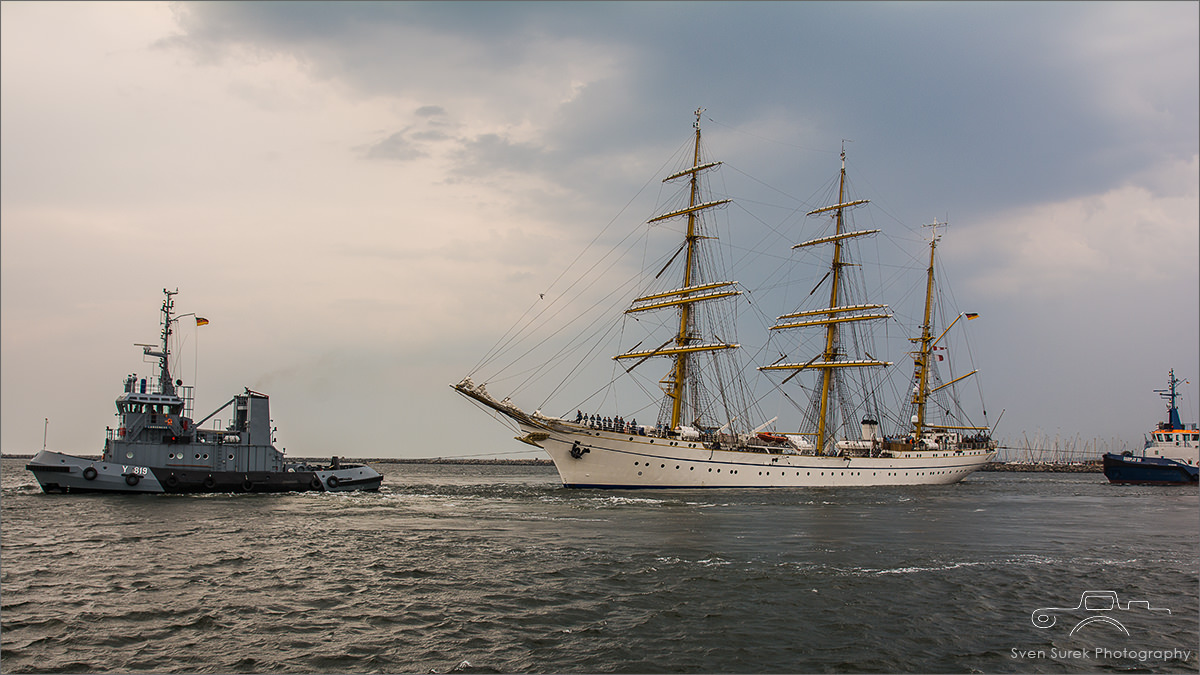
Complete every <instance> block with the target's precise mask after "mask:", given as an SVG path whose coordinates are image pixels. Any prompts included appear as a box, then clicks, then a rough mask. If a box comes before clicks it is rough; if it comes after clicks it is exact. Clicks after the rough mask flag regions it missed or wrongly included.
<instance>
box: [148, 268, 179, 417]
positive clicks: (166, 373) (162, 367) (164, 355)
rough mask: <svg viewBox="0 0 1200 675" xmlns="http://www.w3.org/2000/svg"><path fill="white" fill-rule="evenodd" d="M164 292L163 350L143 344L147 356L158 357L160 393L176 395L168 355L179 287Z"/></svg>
mask: <svg viewBox="0 0 1200 675" xmlns="http://www.w3.org/2000/svg"><path fill="white" fill-rule="evenodd" d="M163 294H164V295H166V296H167V297H166V298H165V299H164V300H163V304H162V315H163V328H162V351H161V352H155V351H151V350H152V349H153V347H149V346H143V347H142V353H143V354H145V355H146V356H153V357H155V358H157V359H158V364H159V374H158V387H159V393H160V394H162V395H164V396H174V395H175V382H174V380H172V379H171V370H170V365H169V363H168V362H169V361H170V359H169V358H168V357H169V356H170V354H171V351H170V346H169V344H170V339H171V321H172V320H173V319H172V318H171V310H173V309H175V300H174V298H173V297H172V296H175V295H178V294H179V289H178V288H176V289H175V290H173V291H168V290H167V289H165V288H164V289H163Z"/></svg>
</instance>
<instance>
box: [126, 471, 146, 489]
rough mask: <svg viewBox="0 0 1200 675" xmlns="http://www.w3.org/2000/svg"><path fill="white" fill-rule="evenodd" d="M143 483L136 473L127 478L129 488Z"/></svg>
mask: <svg viewBox="0 0 1200 675" xmlns="http://www.w3.org/2000/svg"><path fill="white" fill-rule="evenodd" d="M141 481H142V477H141V476H139V475H137V474H136V473H131V474H129V475H127V476H125V484H126V485H128V486H129V487H133V486H134V485H137V484H138V483H140V482H141Z"/></svg>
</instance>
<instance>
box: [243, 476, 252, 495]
mask: <svg viewBox="0 0 1200 675" xmlns="http://www.w3.org/2000/svg"><path fill="white" fill-rule="evenodd" d="M253 489H254V483H251V482H250V479H249V478H247V479H246V480H244V481H242V492H249V491H251V490H253Z"/></svg>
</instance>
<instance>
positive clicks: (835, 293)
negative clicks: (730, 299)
mask: <svg viewBox="0 0 1200 675" xmlns="http://www.w3.org/2000/svg"><path fill="white" fill-rule="evenodd" d="M841 160H842V166H841V171H840V173H839V176H838V198H837V203H836V204H834V205H832V206H825V207H822V208H819V209H814V210H812V211H809V212H808V214H807V215H809V216H814V215H818V214H822V213H830V212H832V214H833V220H834V233H833V235H831V236H826V237H818V238H816V239H810V240H809V241H805V242H802V243H799V244H796V245H795V246H793V247H792V248H793V249H797V248H805V247H808V246H816V245H818V244H833V262H832V264H831V266H830V271H829V274H828V276H829V277H830V290H829V305H828V307H827V308H825V309H819V310H809V311H804V312H795V313H792V314H784V315H782V316H780V317H777V318H776V321H777V322H780V323H777V324H776V325H774V326H771V330H784V329H791V328H807V327H824V329H825V340H824V345H825V347H824V350H823V351H822V352H821V353H820V354H818V355H817V356H816V357H814V358H813V359H812V360H810V361H808V362H807V363H777V364H772V365H770V366H762V367H760V368H759V370H791V371H794V372H793V373H792V375H789V376H788V378H787V379H791V377H793V376H795V375H796V374H798V373H799V372H800V371H802V370H806V369H809V368H817V369H819V370H820V371H821V381H820V390H819V394H818V404H817V407H818V410H817V429H816V439H815V440H816V443H815V446H816V448H817V451H818V452H820V453H825V454H831V453H832V452H833V450H834V447H835V446H836V440H835V439H834V434H833V429H832V428H831V427H832V425H831V424H830V420H831V418H832V414H831V412H832V411H831V405H830V404H831V399H832V398H833V393H834V388H835V381H836V379H837V377H836V376H837V371H838V370H839V369H842V368H863V367H872V366H876V367H881V366H890V365H891V362H888V361H880V360H878V359H874V358H867V359H855V360H846V359H841V358H840V357H842V356H843V352H842V347H841V340H840V334H839V331H840V327H841V325H842V324H845V323H849V322H855V321H869V320H873V319H886V318H889V317H891V314H886V313H864V312H870V311H871V310H878V309H885V308H886V307H887V305H868V304H858V305H841V304H840V303H841V302H843V298H842V297H841V290H842V286H843V280H842V276H843V271H844V268H845V267H847V266H849V265H850V264H851V263H848V262H845V261H844V260H843V250H842V248H843V245H844V242H846V241H847V240H849V239H853V238H856V237H863V236H867V235H870V234H875V233H876V232H879V230H859V231H855V232H847V231H846V226H845V218H844V214H845V211H846V210H847V209H850V208H852V207H855V206H859V205H861V204H867V203H869V201H870V200H867V199H858V200H853V201H846V148H845V146H844V145H843V147H842V154H841ZM808 317H823V318H811V319H810V318H808ZM795 319H804V320H802V321H795ZM868 356H869V355H868ZM787 379H785V380H784V382H786V381H787Z"/></svg>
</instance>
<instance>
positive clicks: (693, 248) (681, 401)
mask: <svg viewBox="0 0 1200 675" xmlns="http://www.w3.org/2000/svg"><path fill="white" fill-rule="evenodd" d="M703 112H704V109H703V108H698V109H697V110H696V112H695V115H696V121H695V122H694V123H693V124H692V126H693V128H695V130H696V134H695V136H696V140H695V149H694V151H693V153H692V166H691V167H690V168H687V169H684V170H682V171H678V172H676V173H673V174H671V175H670V176H667V177H666V178H664V179H663V182H664V183H666V182H668V181H672V180H676V179H679V178H684V177H686V178H688V180H689V182H690V186H689V187H690V189H689V195H688V205H687V207H686V208H683V209H679V210H676V211H672V212H670V213H664V214H662V215H660V216H657V217H655V218H651V219H650V220H649V221H647V222H648V223H657V222H660V221H663V220H668V219H670V218H676V217H680V216H685V215H686V216H687V234H686V235H685V238H684V246H683V250H685V251H686V253H687V255H686V259H685V262H684V268H683V286H682V287H681V288H678V289H676V290H672V291H667V292H665V293H655V294H652V295H646V296H642V297H640V298H637V299H635V300H634V301H633V306H632V307H630V308H629V309H628V310H626V311H625V313H626V314H632V313H634V312H643V311H647V310H652V309H661V308H664V307H678V308H679V328H678V331H677V332H676V334H675V337H674V339H673V340H668V341H667V342H664V343H663V344H662V346H660V347H659V348H658V349H654V350H650V351H642V352H626V353H624V354H619V355H617V356H614V357H613V358H614V359H631V358H637V359H640V361H638V362H637V363H641V361H644V360H646V359H648V358H650V357H651V356H673V357H674V358H675V367H674V368H673V369H672V370H671V373H670V374H669V375H668V377H667V378H666V379H665V380H664V381H663V382H662V384H664V385H666V388H665V389H664V392H665V393H666V395H667V396H668V397H669V398H670V399H671V427H670V428H671V429H676V428H678V427H679V426H680V422H681V420H682V418H683V410H684V407H685V405H686V403H687V384H688V380H689V378H690V377H691V373H690V372H689V365H690V364H689V356H690V355H691V354H693V353H696V352H702V351H716V350H721V349H734V348H737V347H738V345H736V344H728V343H725V342H713V343H707V344H701V343H699V342H698V340H699V339H700V338H699V337H698V336H697V335H696V331H695V329H694V323H695V317H694V312H693V311H692V305H693V304H695V303H697V302H701V301H705V300H715V299H717V298H724V297H728V296H731V295H741V291H738V290H734V289H733V288H732V286H734V285H735V284H736V283H737V282H734V281H719V282H713V283H703V282H704V280H703V279H700V278H698V277H699V263H698V257H697V244H698V242H699V241H700V240H701V239H708V238H709V237H706V236H704V235H702V234H700V232H699V217H700V213H701V212H702V211H704V210H706V209H710V208H714V207H717V206H721V205H723V204H728V203H729V202H730V201H731V200H729V199H719V200H716V201H710V202H701V201H700V198H701V189H700V172H702V171H705V170H707V169H712V168H714V167H717V166H719V165H720V164H721V162H708V163H706V164H701V163H700V116H701V114H703ZM677 255H678V254H677ZM671 342H674V343H675V344H674V347H668V345H670V344H671ZM637 363H635V364H634V365H637ZM631 369H632V368H631Z"/></svg>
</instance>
